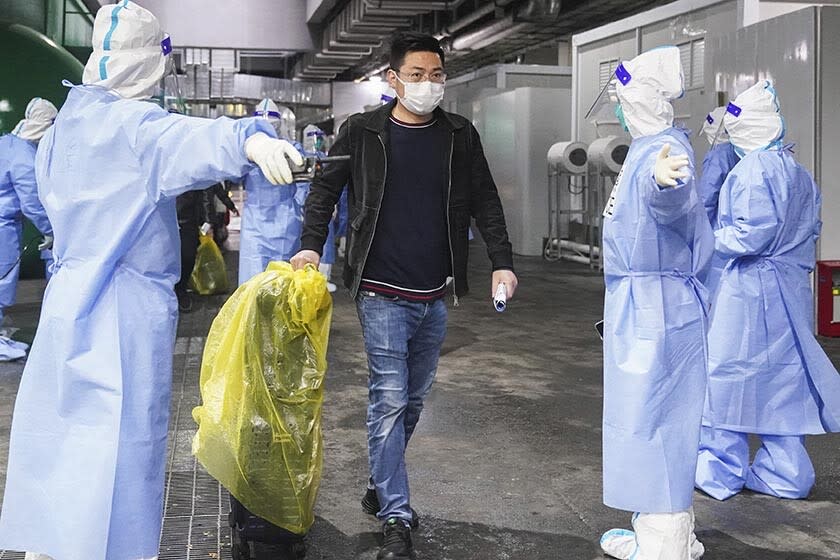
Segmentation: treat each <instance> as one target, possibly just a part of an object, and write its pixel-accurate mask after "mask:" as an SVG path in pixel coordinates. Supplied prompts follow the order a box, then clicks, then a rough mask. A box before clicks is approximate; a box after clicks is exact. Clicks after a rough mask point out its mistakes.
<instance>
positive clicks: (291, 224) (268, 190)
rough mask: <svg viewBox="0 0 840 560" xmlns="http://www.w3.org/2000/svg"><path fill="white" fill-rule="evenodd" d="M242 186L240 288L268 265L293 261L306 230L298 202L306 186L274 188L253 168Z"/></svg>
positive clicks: (276, 186)
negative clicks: (303, 232) (243, 204)
mask: <svg viewBox="0 0 840 560" xmlns="http://www.w3.org/2000/svg"><path fill="white" fill-rule="evenodd" d="M266 123H268V121H266ZM243 185H244V187H245V193H246V194H245V197H246V198H245V208H244V209H243V211H242V233H241V237H240V241H239V284H240V285H242V284H244V283H245V282H247V281H248V280H250V279H251V278H253V277H254V276H256V275H257V274H259V273H261V272H263V271H265V267H266V266H268V263H269V262H271V261H288V260H289V259H291V258H292V257H293V256H294V255H295V253H297V252H298V251H299V250H300V234H301V231H302V230H303V205H302V203H301V202H300V201H299V199H300V197H301V190H302V189H303V188H304V186H303V184H301V183H297V184H291V185H272V184H271V183H269V182H268V179H266V178H265V176H264V175H263V174H262V171H260V170H259V168H254V169H253V170H252V171H251V172H250V173H248V175H247V176H246V177H245V180H244V182H243ZM306 190H307V192H308V185H306ZM303 196H304V198H305V196H306V195H305V194H304V195H303Z"/></svg>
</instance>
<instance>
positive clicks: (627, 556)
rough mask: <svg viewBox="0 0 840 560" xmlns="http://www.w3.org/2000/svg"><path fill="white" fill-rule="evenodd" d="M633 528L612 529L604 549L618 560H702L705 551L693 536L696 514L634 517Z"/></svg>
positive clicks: (605, 535) (602, 547) (606, 534)
mask: <svg viewBox="0 0 840 560" xmlns="http://www.w3.org/2000/svg"><path fill="white" fill-rule="evenodd" d="M633 528H634V529H635V531H628V530H626V529H611V530H609V531H607V532H606V533H604V535H603V536H602V537H601V549H602V550H603V551H604V552H605V553H606V554H607V555H609V556H612V557H613V558H618V559H619V560H700V558H702V557H703V554H704V553H705V551H706V550H705V547H704V546H703V544H702V543H701V542H700V541H699V540H697V536H696V535H695V534H694V511H693V510H691V511H686V512H679V513H652V514H651V513H648V514H639V513H637V514H635V515H634V516H633Z"/></svg>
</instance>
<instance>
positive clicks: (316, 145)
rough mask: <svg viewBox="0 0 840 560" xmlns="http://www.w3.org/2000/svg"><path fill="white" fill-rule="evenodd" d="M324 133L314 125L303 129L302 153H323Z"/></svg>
mask: <svg viewBox="0 0 840 560" xmlns="http://www.w3.org/2000/svg"><path fill="white" fill-rule="evenodd" d="M323 144H324V131H323V130H321V129H320V128H318V127H317V126H315V125H314V124H310V125H307V126H306V128H304V129H303V151H305V152H307V153H314V152H320V151H323V147H324V146H323Z"/></svg>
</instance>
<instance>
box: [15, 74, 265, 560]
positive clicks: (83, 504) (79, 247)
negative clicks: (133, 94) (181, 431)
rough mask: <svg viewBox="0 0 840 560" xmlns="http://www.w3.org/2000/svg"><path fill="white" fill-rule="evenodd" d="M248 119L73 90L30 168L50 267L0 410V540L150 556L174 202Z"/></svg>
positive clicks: (168, 361) (57, 551)
mask: <svg viewBox="0 0 840 560" xmlns="http://www.w3.org/2000/svg"><path fill="white" fill-rule="evenodd" d="M257 131H262V132H265V133H266V134H268V135H270V136H274V135H275V134H274V130H273V129H272V128H271V126H270V125H269V124H268V123H267V122H264V121H260V120H256V119H242V120H238V121H233V120H230V119H225V118H222V119H217V120H209V119H200V118H191V117H185V116H182V115H177V114H171V113H168V112H167V111H165V110H163V109H161V108H159V107H158V106H156V105H154V104H152V103H146V102H141V101H132V100H128V99H123V98H120V97H119V96H117V95H116V94H115V93H113V92H110V91H108V90H105V89H103V88H100V87H97V86H76V87H74V88H73V89H71V90H70V92H69V94H68V96H67V101H66V102H65V103H64V106H63V107H62V109H61V111H60V112H59V114H58V117H57V119H56V121H55V126H54V127H53V128H52V129H51V130H50V131H49V132H48V133H47V134H46V135H45V136H44V138H43V139H42V140H41V142H40V145H39V148H38V154H37V160H36V169H37V178H38V184H39V187H40V192H41V200H42V202H43V203H44V206H45V207H46V209H47V212H48V214H49V216H50V218H51V221H52V225H53V228H54V229H55V246H54V254H55V258H56V266H55V270H54V275H53V278H52V280H51V281H50V283H49V284H48V286H47V291H46V294H45V298H44V303H43V310H42V312H41V319H40V324H39V327H38V332H37V335H36V337H35V341H34V343H33V346H32V351H31V353H30V357H29V360H28V361H27V364H26V368H25V369H24V372H23V379H22V381H21V385H20V390H19V393H18V396H17V401H16V403H15V411H14V417H13V420H12V432H11V443H10V453H9V464H8V478H7V480H6V493H5V498H4V500H3V510H2V515H0V548H4V549H12V550H29V551H37V552H41V553H44V554H48V555H50V556H52V557H54V558H56V559H57V560H93V559H99V560H102V559H105V560H132V559H139V558H151V557H154V556H156V555H157V553H158V541H159V537H160V528H161V515H162V509H163V490H164V471H165V458H166V439H167V426H168V418H169V404H170V403H169V400H170V399H169V397H170V388H171V384H172V353H173V347H174V342H175V327H176V321H177V309H178V306H177V302H176V298H175V293H174V291H173V286H174V284H175V282H177V280H178V278H179V273H180V252H179V250H178V247H179V236H178V221H177V218H176V214H175V197H176V196H177V195H178V194H181V193H183V192H186V191H188V190H194V189H205V188H207V187H209V186H210V185H212V184H213V183H217V182H219V181H222V180H235V179H237V178H239V177H242V176H243V175H245V174H246V173H247V172H248V171H249V170H250V169H251V167H252V164H251V163H249V162H248V161H247V159H246V158H245V155H244V148H243V146H244V143H245V140H246V138H247V137H248V136H249V135H251V134H253V133H255V132H257Z"/></svg>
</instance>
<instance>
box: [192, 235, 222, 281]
mask: <svg viewBox="0 0 840 560" xmlns="http://www.w3.org/2000/svg"><path fill="white" fill-rule="evenodd" d="M190 286H191V287H192V289H193V290H195V291H196V292H198V293H199V294H201V295H203V296H210V295H213V294H226V293H227V291H228V288H229V287H230V286H229V284H228V276H227V267H225V258H224V257H223V256H222V252H221V251H220V250H219V246H218V245H216V242H215V241H213V234H207V235H204V234H202V235H201V236H199V238H198V252H197V253H196V255H195V266H194V267H193V271H192V274H191V275H190Z"/></svg>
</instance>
